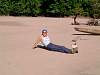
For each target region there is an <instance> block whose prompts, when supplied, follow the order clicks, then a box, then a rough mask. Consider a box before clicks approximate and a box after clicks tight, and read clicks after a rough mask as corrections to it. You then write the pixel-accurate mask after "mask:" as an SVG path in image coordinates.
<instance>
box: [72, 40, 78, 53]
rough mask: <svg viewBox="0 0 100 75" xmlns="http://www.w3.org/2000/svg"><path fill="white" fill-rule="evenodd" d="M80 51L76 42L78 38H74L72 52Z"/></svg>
mask: <svg viewBox="0 0 100 75" xmlns="http://www.w3.org/2000/svg"><path fill="white" fill-rule="evenodd" d="M74 53H78V46H77V44H76V40H72V54H74Z"/></svg>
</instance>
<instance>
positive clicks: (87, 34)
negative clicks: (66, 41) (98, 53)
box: [72, 34, 100, 36]
mask: <svg viewBox="0 0 100 75" xmlns="http://www.w3.org/2000/svg"><path fill="white" fill-rule="evenodd" d="M72 35H90V36H100V34H72Z"/></svg>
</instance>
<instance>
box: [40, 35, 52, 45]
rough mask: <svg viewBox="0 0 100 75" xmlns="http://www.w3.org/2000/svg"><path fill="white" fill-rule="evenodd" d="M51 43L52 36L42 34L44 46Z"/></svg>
mask: <svg viewBox="0 0 100 75" xmlns="http://www.w3.org/2000/svg"><path fill="white" fill-rule="evenodd" d="M49 43H50V38H49V37H48V36H46V37H44V36H42V44H43V45H44V46H47V45H48V44H49Z"/></svg>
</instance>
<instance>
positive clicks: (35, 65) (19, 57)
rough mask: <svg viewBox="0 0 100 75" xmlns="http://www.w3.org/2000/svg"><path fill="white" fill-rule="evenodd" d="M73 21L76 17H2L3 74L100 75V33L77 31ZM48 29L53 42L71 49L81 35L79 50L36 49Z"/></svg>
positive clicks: (0, 54)
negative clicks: (73, 42)
mask: <svg viewBox="0 0 100 75" xmlns="http://www.w3.org/2000/svg"><path fill="white" fill-rule="evenodd" d="M78 21H79V22H82V23H85V22H87V21H88V18H79V19H78ZM72 22H73V19H72V18H48V17H11V16H0V75H100V36H99V35H84V34H85V33H82V32H77V31H75V30H74V27H75V26H73V25H71V23H72ZM44 28H46V29H48V32H49V36H50V38H51V41H52V43H54V44H57V45H62V46H66V47H67V48H71V44H72V42H71V40H73V39H76V38H77V37H78V41H77V44H78V48H79V53H75V54H65V53H60V52H54V51H48V50H45V49H40V48H36V49H32V43H33V42H34V40H35V39H36V38H37V37H38V36H39V35H40V34H41V30H42V29H44ZM74 34H80V35H74ZM81 34H83V35H81Z"/></svg>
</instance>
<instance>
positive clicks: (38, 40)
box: [32, 36, 42, 49]
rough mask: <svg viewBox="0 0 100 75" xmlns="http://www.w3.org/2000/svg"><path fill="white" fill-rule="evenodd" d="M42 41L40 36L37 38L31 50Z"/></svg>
mask: <svg viewBox="0 0 100 75" xmlns="http://www.w3.org/2000/svg"><path fill="white" fill-rule="evenodd" d="M41 41H42V38H41V36H40V37H38V38H37V40H36V41H35V43H33V45H32V48H33V49H34V48H35V47H37V45H38V43H40V42H41Z"/></svg>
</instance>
